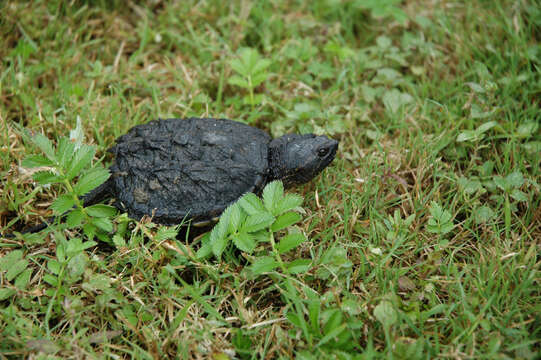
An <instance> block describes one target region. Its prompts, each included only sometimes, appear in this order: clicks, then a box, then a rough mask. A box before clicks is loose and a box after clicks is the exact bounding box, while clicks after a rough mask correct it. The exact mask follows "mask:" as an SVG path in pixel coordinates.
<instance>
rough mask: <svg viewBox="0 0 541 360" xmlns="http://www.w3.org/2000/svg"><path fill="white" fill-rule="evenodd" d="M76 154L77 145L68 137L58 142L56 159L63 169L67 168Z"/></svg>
mask: <svg viewBox="0 0 541 360" xmlns="http://www.w3.org/2000/svg"><path fill="white" fill-rule="evenodd" d="M74 153H75V144H74V143H72V142H71V141H69V139H68V138H66V137H61V138H60V140H59V141H58V147H57V154H56V158H57V160H58V163H59V164H60V166H61V167H62V168H67V166H68V164H69V163H70V162H71V159H72V158H73V154H74Z"/></svg>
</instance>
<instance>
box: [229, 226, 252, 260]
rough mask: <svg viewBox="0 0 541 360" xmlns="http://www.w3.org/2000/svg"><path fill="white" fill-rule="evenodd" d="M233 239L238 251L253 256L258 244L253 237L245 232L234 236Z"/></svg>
mask: <svg viewBox="0 0 541 360" xmlns="http://www.w3.org/2000/svg"><path fill="white" fill-rule="evenodd" d="M232 238H233V243H234V244H235V246H236V247H237V248H238V249H240V250H242V251H244V252H247V253H249V254H251V253H252V252H253V251H254V249H255V247H256V242H255V240H254V238H253V236H252V235H250V234H248V233H246V232H244V231H242V232H240V233H238V234H234V235H233V236H232Z"/></svg>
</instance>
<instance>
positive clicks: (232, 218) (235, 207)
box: [228, 203, 243, 233]
mask: <svg viewBox="0 0 541 360" xmlns="http://www.w3.org/2000/svg"><path fill="white" fill-rule="evenodd" d="M229 208H230V210H229V211H230V214H229V228H228V231H229V233H233V232H235V231H237V230H238V229H239V228H240V224H241V221H242V220H243V216H242V210H241V207H240V205H239V204H238V203H233V204H232V205H230V206H229Z"/></svg>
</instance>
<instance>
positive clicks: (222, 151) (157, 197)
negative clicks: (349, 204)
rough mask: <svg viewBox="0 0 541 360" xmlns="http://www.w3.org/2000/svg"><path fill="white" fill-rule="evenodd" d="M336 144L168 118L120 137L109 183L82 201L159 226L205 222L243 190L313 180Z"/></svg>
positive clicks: (232, 125)
mask: <svg viewBox="0 0 541 360" xmlns="http://www.w3.org/2000/svg"><path fill="white" fill-rule="evenodd" d="M337 148H338V142H337V141H336V140H333V139H329V138H328V137H326V136H316V135H313V134H307V135H297V134H288V135H284V136H282V137H279V138H276V139H274V140H273V139H272V138H271V137H270V136H269V135H268V134H267V133H265V132H264V131H262V130H260V129H257V128H255V127H252V126H249V125H246V124H243V123H239V122H235V121H231V120H227V119H199V118H190V119H166V120H162V119H160V120H154V121H151V122H149V123H147V124H143V125H137V126H135V127H133V128H132V129H130V130H129V131H128V133H127V134H126V135H123V136H121V137H119V138H118V139H117V141H116V145H114V146H113V147H112V148H111V149H109V151H110V152H111V153H113V154H114V155H115V163H114V164H113V165H112V166H111V167H110V171H111V177H110V178H109V180H108V181H107V182H105V183H104V184H103V185H101V186H99V187H98V188H96V189H94V190H93V191H91V192H90V193H89V194H88V195H87V196H86V197H85V204H86V205H89V204H93V203H96V202H98V201H101V200H103V199H104V198H106V197H111V196H112V197H114V198H116V202H115V206H117V207H118V208H119V209H120V210H122V211H127V212H128V215H129V216H130V217H131V218H134V219H139V218H141V217H142V216H143V215H152V216H153V217H152V219H153V221H154V222H156V223H160V224H166V225H172V224H178V223H179V222H180V221H181V220H183V219H192V221H193V223H206V222H209V221H210V220H211V219H213V218H215V217H216V216H218V215H219V214H220V213H221V212H222V211H223V210H224V209H225V208H226V207H227V206H228V205H229V204H231V203H232V202H234V201H235V200H237V199H238V198H239V197H241V196H242V195H243V194H244V193H246V192H255V193H259V192H260V191H261V190H262V189H263V187H264V186H265V184H267V183H268V182H270V181H272V180H282V182H283V183H284V186H285V187H290V186H292V185H295V184H302V183H305V182H308V181H309V180H311V179H312V178H314V177H315V176H316V175H317V174H319V173H320V172H321V171H322V170H323V169H324V168H325V167H326V166H327V165H329V164H330V163H331V161H332V160H333V159H334V157H335V155H336V151H337Z"/></svg>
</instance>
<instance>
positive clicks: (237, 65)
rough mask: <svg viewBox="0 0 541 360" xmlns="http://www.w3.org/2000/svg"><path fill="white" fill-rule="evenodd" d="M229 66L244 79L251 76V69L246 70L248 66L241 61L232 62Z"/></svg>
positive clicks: (234, 60)
mask: <svg viewBox="0 0 541 360" xmlns="http://www.w3.org/2000/svg"><path fill="white" fill-rule="evenodd" d="M229 65H231V68H232V69H233V70H235V71H236V72H237V73H238V74H240V75H242V76H244V77H248V76H250V72H249V69H248V68H246V66H245V65H244V64H243V63H242V61H240V60H239V59H233V60H231V62H230V63H229Z"/></svg>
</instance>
